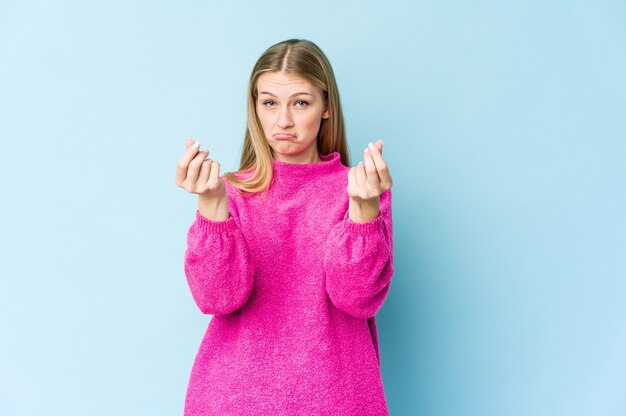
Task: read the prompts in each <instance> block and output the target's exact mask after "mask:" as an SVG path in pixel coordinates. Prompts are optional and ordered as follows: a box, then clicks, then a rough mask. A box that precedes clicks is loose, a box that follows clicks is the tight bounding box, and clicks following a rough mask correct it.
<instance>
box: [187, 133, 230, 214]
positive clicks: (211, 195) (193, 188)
mask: <svg viewBox="0 0 626 416" xmlns="http://www.w3.org/2000/svg"><path fill="white" fill-rule="evenodd" d="M185 146H186V147H187V151H186V152H185V154H184V155H183V157H181V158H180V159H179V160H178V165H177V166H176V185H177V186H179V187H181V188H183V189H185V190H186V191H187V192H190V193H193V194H198V197H199V198H200V199H202V200H204V201H209V200H211V201H215V202H217V201H226V200H227V196H226V186H225V185H224V180H223V179H222V178H221V177H220V176H219V174H220V164H219V162H217V161H215V160H212V159H208V154H209V151H208V150H202V151H200V143H198V142H196V141H194V140H192V139H187V142H186V143H185ZM205 158H207V159H208V160H205Z"/></svg>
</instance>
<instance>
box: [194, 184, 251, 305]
mask: <svg viewBox="0 0 626 416" xmlns="http://www.w3.org/2000/svg"><path fill="white" fill-rule="evenodd" d="M228 204H229V213H230V217H229V218H228V219H227V220H223V221H213V220H210V219H208V218H206V217H204V216H203V215H202V214H200V211H199V210H197V209H196V218H195V220H194V221H193V223H192V224H191V226H190V227H189V231H188V233H187V249H186V251H185V276H186V277H187V283H188V284H189V288H190V290H191V295H192V297H193V299H194V301H195V302H196V305H198V308H199V309H200V311H201V312H202V313H204V314H211V315H223V314H228V313H231V312H233V311H235V310H237V309H239V308H240V307H241V306H243V304H244V303H245V302H246V301H247V300H248V298H249V297H250V294H251V293H252V287H253V283H254V266H253V262H252V259H251V257H250V256H249V252H248V248H247V246H246V243H245V240H244V238H243V234H242V232H241V227H240V224H239V221H238V215H237V209H236V206H235V203H234V201H233V200H232V198H231V196H230V193H229V201H228ZM233 214H234V215H233Z"/></svg>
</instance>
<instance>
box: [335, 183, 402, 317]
mask: <svg viewBox="0 0 626 416" xmlns="http://www.w3.org/2000/svg"><path fill="white" fill-rule="evenodd" d="M348 214H349V212H348V211H346V214H345V215H344V217H343V219H342V220H341V221H340V222H339V223H337V224H336V225H335V226H334V227H333V228H332V229H331V231H330V233H329V236H328V238H327V240H326V245H325V248H324V273H325V278H326V283H325V284H326V291H327V292H328V296H329V297H330V300H331V301H332V303H333V304H334V305H335V306H336V307H337V308H339V309H341V310H343V311H344V312H346V313H348V314H350V315H352V316H354V317H356V318H369V317H372V316H374V315H375V314H376V312H378V310H379V309H380V307H381V306H382V304H383V302H384V300H385V297H386V295H387V292H388V291H389V285H390V283H391V277H392V275H393V220H392V215H391V188H389V189H388V190H387V191H385V192H383V193H382V194H381V195H380V210H379V213H378V215H377V216H376V217H375V218H374V219H373V220H370V221H368V222H363V223H356V222H354V221H352V220H351V219H350V217H349V215H348Z"/></svg>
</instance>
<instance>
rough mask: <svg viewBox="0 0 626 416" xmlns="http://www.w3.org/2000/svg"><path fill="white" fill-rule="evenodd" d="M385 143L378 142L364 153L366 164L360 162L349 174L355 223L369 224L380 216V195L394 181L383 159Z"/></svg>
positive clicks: (352, 218)
mask: <svg viewBox="0 0 626 416" xmlns="http://www.w3.org/2000/svg"><path fill="white" fill-rule="evenodd" d="M382 151H383V142H382V140H378V141H377V142H376V143H374V144H372V143H370V145H369V146H368V148H367V149H365V150H364V151H363V159H364V160H365V163H363V162H359V164H358V165H357V166H356V167H353V168H351V169H350V171H349V172H348V196H349V197H350V205H349V213H348V215H349V217H350V219H351V220H352V221H354V222H368V221H371V220H373V219H374V218H376V216H378V211H379V207H380V195H381V194H382V193H383V192H385V191H386V190H388V189H389V188H391V186H392V184H393V181H392V179H391V175H390V174H389V168H388V166H387V163H385V160H384V159H383V154H382Z"/></svg>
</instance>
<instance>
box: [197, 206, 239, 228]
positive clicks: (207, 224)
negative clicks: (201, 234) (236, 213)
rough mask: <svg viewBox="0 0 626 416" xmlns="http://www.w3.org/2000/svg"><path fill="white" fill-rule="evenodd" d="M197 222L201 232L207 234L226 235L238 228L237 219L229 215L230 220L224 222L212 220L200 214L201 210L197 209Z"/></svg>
mask: <svg viewBox="0 0 626 416" xmlns="http://www.w3.org/2000/svg"><path fill="white" fill-rule="evenodd" d="M196 221H197V222H198V226H199V227H200V229H201V230H203V231H205V232H207V233H224V232H229V231H233V230H235V229H236V228H237V225H236V224H235V217H233V216H232V215H230V214H229V217H228V219H226V220H222V221H214V220H210V219H208V218H207V217H205V216H203V215H202V214H200V210H198V209H196Z"/></svg>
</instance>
